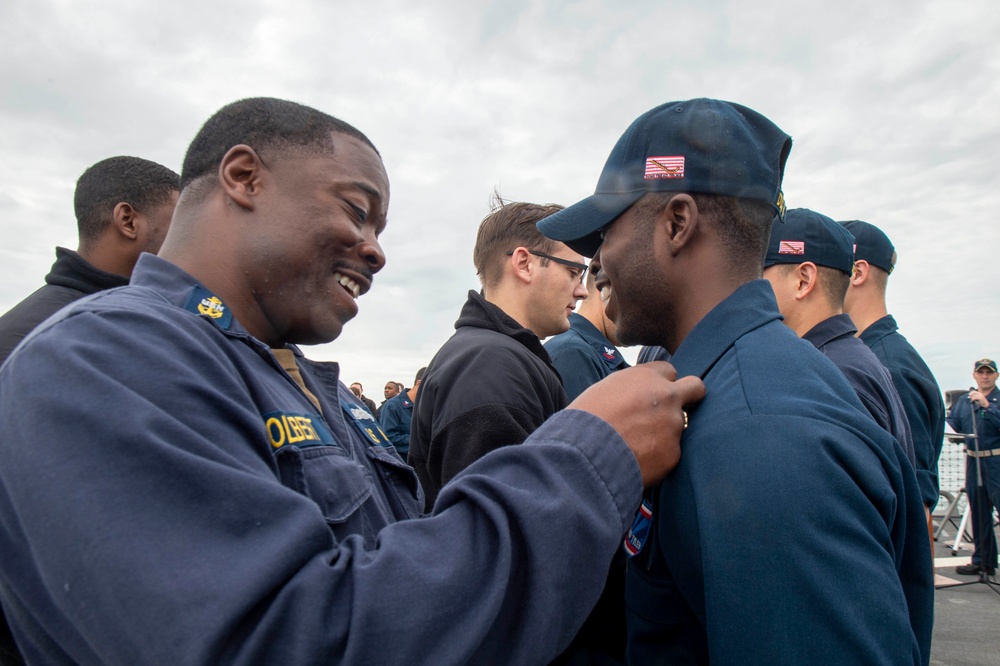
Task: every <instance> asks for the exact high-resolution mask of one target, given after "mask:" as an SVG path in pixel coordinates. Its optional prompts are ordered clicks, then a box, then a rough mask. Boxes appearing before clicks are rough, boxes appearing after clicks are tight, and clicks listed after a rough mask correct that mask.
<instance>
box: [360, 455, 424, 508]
mask: <svg viewBox="0 0 1000 666" xmlns="http://www.w3.org/2000/svg"><path fill="white" fill-rule="evenodd" d="M366 451H367V453H368V457H369V458H370V459H371V461H372V467H373V468H374V469H375V473H376V474H377V475H378V476H379V479H380V481H381V482H382V486H383V487H385V488H387V489H389V491H390V492H388V493H386V496H387V497H388V498H389V501H390V502H393V503H394V504H395V506H394V507H393V513H394V514H395V515H396V516H397V519H398V518H417V517H418V516H420V512H421V509H422V507H423V506H424V493H423V490H421V488H420V482H419V481H418V480H417V473H416V472H414V471H413V468H412V467H410V466H409V465H407V464H406V463H404V462H403V461H402V460H400V459H399V458H398V457H397V456H395V455H393V454H392V453H390V451H389V450H388V449H387V448H384V447H378V446H369V447H368V448H367V449H366Z"/></svg>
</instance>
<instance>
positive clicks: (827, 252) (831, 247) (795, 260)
mask: <svg viewBox="0 0 1000 666" xmlns="http://www.w3.org/2000/svg"><path fill="white" fill-rule="evenodd" d="M806 261H811V262H812V263H814V264H816V265H817V266H826V267H828V268H835V269H837V270H838V271H842V272H844V273H847V274H848V275H850V274H851V271H852V270H853V269H854V236H852V235H851V232H849V231H848V230H847V229H845V228H844V227H843V226H841V225H839V224H837V223H836V222H835V221H834V220H832V219H831V218H829V217H827V216H826V215H821V214H820V213H817V212H816V211H813V210H809V209H808V208H792V209H790V210H789V211H788V212H787V213H785V221H784V222H782V221H781V220H779V219H778V218H774V222H772V223H771V238H770V240H769V241H768V242H767V256H766V257H765V258H764V268H767V267H768V266H774V265H775V264H801V263H804V262H806Z"/></svg>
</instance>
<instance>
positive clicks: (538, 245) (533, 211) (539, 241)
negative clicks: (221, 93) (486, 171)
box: [472, 194, 563, 287]
mask: <svg viewBox="0 0 1000 666" xmlns="http://www.w3.org/2000/svg"><path fill="white" fill-rule="evenodd" d="M562 209H563V207H562V206H560V205H558V204H533V203H522V202H516V201H513V202H512V201H504V200H503V199H502V198H500V195H499V194H494V195H493V199H492V200H491V206H490V210H491V212H490V214H489V215H487V216H486V217H484V218H483V221H482V222H480V223H479V231H478V232H477V234H476V247H475V249H473V251H472V262H473V263H474V264H475V266H476V275H478V276H479V281H480V282H481V283H482V285H483V287H492V286H493V285H495V284H497V283H498V282H499V281H500V278H501V276H502V275H503V263H504V258H505V255H506V253H507V252H510V251H511V250H515V249H517V248H518V247H521V246H524V247H526V248H528V249H529V250H536V251H538V252H544V253H546V254H551V253H552V251H553V250H554V249H555V247H556V241H554V240H551V239H549V238H546V237H545V236H543V235H542V234H541V232H540V231H538V227H536V226H535V224H537V223H538V221H539V220H543V219H545V218H546V217H548V216H549V215H552V214H553V213H555V212H557V211H560V210H562ZM547 262H548V260H547V259H542V263H543V264H544V263H547Z"/></svg>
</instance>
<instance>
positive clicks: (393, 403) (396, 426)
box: [378, 391, 413, 460]
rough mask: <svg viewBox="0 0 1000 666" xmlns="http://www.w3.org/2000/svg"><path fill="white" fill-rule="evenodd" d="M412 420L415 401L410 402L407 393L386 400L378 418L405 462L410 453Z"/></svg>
mask: <svg viewBox="0 0 1000 666" xmlns="http://www.w3.org/2000/svg"><path fill="white" fill-rule="evenodd" d="M412 418H413V401H412V400H410V396H408V395H406V391H403V392H402V393H399V394H398V395H394V396H393V397H391V398H389V399H388V400H386V401H385V404H384V405H382V411H381V412H379V416H378V422H379V425H381V426H382V432H384V433H385V436H386V437H388V438H389V441H391V442H392V445H393V446H395V447H396V451H397V452H398V453H399V455H400V456H401V457H402V458H403V460H406V454H407V453H408V452H409V451H410V420H411V419H412Z"/></svg>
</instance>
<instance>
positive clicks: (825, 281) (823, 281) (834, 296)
mask: <svg viewBox="0 0 1000 666" xmlns="http://www.w3.org/2000/svg"><path fill="white" fill-rule="evenodd" d="M816 268H817V269H818V270H817V272H818V273H819V286H820V287H822V288H823V295H824V296H825V297H826V300H827V303H829V304H830V307H832V308H833V309H834V310H841V309H843V307H844V297H846V296H847V290H848V288H849V287H850V286H851V274H850V273H845V272H844V271H842V270H840V269H837V268H830V267H829V266H817V267H816Z"/></svg>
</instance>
